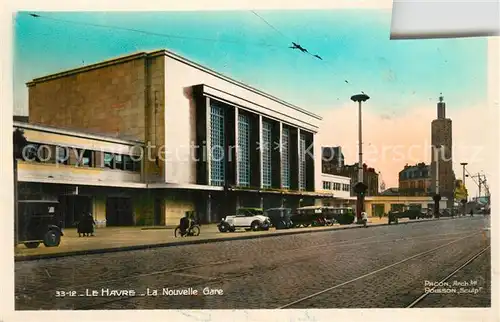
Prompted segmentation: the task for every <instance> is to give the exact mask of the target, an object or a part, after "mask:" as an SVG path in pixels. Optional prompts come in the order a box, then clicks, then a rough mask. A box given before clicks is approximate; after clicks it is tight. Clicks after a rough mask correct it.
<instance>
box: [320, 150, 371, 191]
mask: <svg viewBox="0 0 500 322" xmlns="http://www.w3.org/2000/svg"><path fill="white" fill-rule="evenodd" d="M321 152H322V161H321V168H322V170H323V171H322V172H323V173H325V174H330V175H334V176H341V177H349V178H351V184H350V195H351V196H354V195H355V193H354V191H353V190H352V187H353V186H354V185H355V184H356V183H357V182H358V163H355V164H352V165H346V164H345V160H344V155H343V153H342V148H341V147H322V148H321ZM363 169H364V178H363V182H364V183H365V184H366V185H367V186H368V190H367V192H366V195H367V196H376V195H377V194H378V187H379V175H378V173H377V172H376V171H375V169H374V168H369V167H368V166H367V165H366V164H363Z"/></svg>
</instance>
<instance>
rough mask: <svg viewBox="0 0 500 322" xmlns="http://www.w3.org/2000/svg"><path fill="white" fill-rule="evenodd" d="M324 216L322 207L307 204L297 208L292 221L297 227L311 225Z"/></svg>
mask: <svg viewBox="0 0 500 322" xmlns="http://www.w3.org/2000/svg"><path fill="white" fill-rule="evenodd" d="M320 217H321V218H322V217H323V210H322V207H316V206H305V207H300V208H297V209H296V210H295V213H294V214H293V215H292V218H291V220H292V222H293V223H294V226H295V227H297V228H298V227H301V226H302V227H309V226H311V225H313V223H315V222H317V220H318V218H320Z"/></svg>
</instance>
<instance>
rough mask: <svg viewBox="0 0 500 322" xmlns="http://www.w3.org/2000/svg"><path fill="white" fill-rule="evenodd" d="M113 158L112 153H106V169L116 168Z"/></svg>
mask: <svg viewBox="0 0 500 322" xmlns="http://www.w3.org/2000/svg"><path fill="white" fill-rule="evenodd" d="M113 157H114V156H113V154H112V153H108V152H104V167H106V168H110V169H114V168H115V165H114V162H113Z"/></svg>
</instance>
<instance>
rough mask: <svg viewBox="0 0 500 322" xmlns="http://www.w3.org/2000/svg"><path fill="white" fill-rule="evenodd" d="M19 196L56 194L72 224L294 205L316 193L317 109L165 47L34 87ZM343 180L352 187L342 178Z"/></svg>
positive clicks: (167, 221) (140, 221) (153, 220)
mask: <svg viewBox="0 0 500 322" xmlns="http://www.w3.org/2000/svg"><path fill="white" fill-rule="evenodd" d="M27 86H28V90H29V122H27V123H26V122H14V127H17V128H21V129H22V130H24V131H25V135H26V137H27V139H28V141H29V142H30V152H29V153H27V154H26V156H27V157H25V159H24V160H21V161H19V176H18V177H19V197H20V198H35V197H36V198H49V197H51V198H57V199H58V200H59V201H60V203H61V210H62V212H63V213H65V214H66V219H65V225H66V226H71V225H72V223H73V222H74V221H76V220H77V218H78V216H79V215H80V214H81V213H82V212H91V213H92V214H93V215H94V217H95V219H96V221H98V222H99V223H102V225H107V226H125V225H167V226H169V225H176V224H178V221H179V218H180V217H182V216H183V215H184V213H185V212H186V211H189V210H196V211H197V212H198V214H199V215H200V219H201V221H202V222H204V223H209V222H217V221H219V220H220V219H221V218H222V217H223V216H225V215H226V214H230V213H234V210H235V209H236V208H237V207H262V208H270V207H279V206H286V207H291V208H295V207H298V206H299V205H301V206H304V205H313V204H315V203H316V201H317V199H322V198H325V197H330V198H331V197H332V195H333V194H334V193H333V192H332V191H329V192H328V191H319V190H323V189H318V187H321V185H322V184H323V182H322V177H321V176H322V175H321V157H320V156H321V149H320V147H319V146H318V145H317V143H316V141H317V140H316V136H317V133H318V129H319V126H320V122H321V117H320V116H318V115H315V114H313V113H311V112H309V111H307V110H305V109H302V108H300V107H297V106H294V105H292V104H290V103H287V102H285V101H283V100H281V99H279V98H276V97H274V96H271V95H269V94H267V93H264V92H262V91H260V90H257V89H255V88H252V87H250V86H247V85H245V84H243V83H240V82H238V81H236V80H233V79H231V78H228V77H226V76H224V75H221V74H219V73H217V72H215V71H213V70H210V69H208V68H206V67H204V66H201V65H199V64H197V63H195V62H193V61H190V60H188V59H186V58H184V57H181V56H179V55H177V54H175V53H172V52H170V51H168V50H160V51H154V52H141V53H136V54H133V55H128V56H125V57H120V58H116V59H112V60H108V61H103V62H100V63H97V64H93V65H89V66H84V67H80V68H76V69H73V70H68V71H63V72H59V73H57V74H53V75H48V76H44V77H40V78H36V79H34V80H32V81H31V82H29V83H28V84H27ZM343 188H345V187H343Z"/></svg>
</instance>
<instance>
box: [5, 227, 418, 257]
mask: <svg viewBox="0 0 500 322" xmlns="http://www.w3.org/2000/svg"><path fill="white" fill-rule="evenodd" d="M407 221H409V220H408V219H407V218H404V219H402V220H401V223H404V222H407ZM380 224H384V225H385V224H387V218H382V219H379V218H370V219H369V223H368V225H380ZM354 226H355V227H359V225H356V224H353V225H334V226H333V227H308V228H293V229H281V230H276V229H274V228H271V229H270V230H269V231H257V232H246V231H245V230H237V231H236V232H233V233H220V232H219V230H218V229H217V225H215V224H210V225H202V227H201V234H200V236H196V237H195V236H193V237H189V238H175V237H174V229H171V228H167V229H165V227H163V229H159V227H156V229H151V228H154V227H106V228H97V229H96V233H95V236H92V237H78V233H77V231H76V229H74V228H67V229H64V236H63V238H62V239H61V244H60V245H59V246H58V247H44V246H43V245H40V246H39V247H37V248H26V246H24V245H23V244H20V245H17V247H15V256H16V259H19V258H26V257H30V256H37V255H41V256H46V255H54V254H61V253H72V252H75V251H76V252H86V251H93V250H100V249H109V248H123V247H136V246H150V245H158V244H162V245H165V244H171V243H178V242H183V241H188V242H189V241H201V240H213V239H221V238H223V239H231V238H239V237H242V236H250V235H252V236H255V235H270V234H288V233H290V232H304V231H310V230H314V231H318V230H331V229H343V228H349V227H354Z"/></svg>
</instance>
